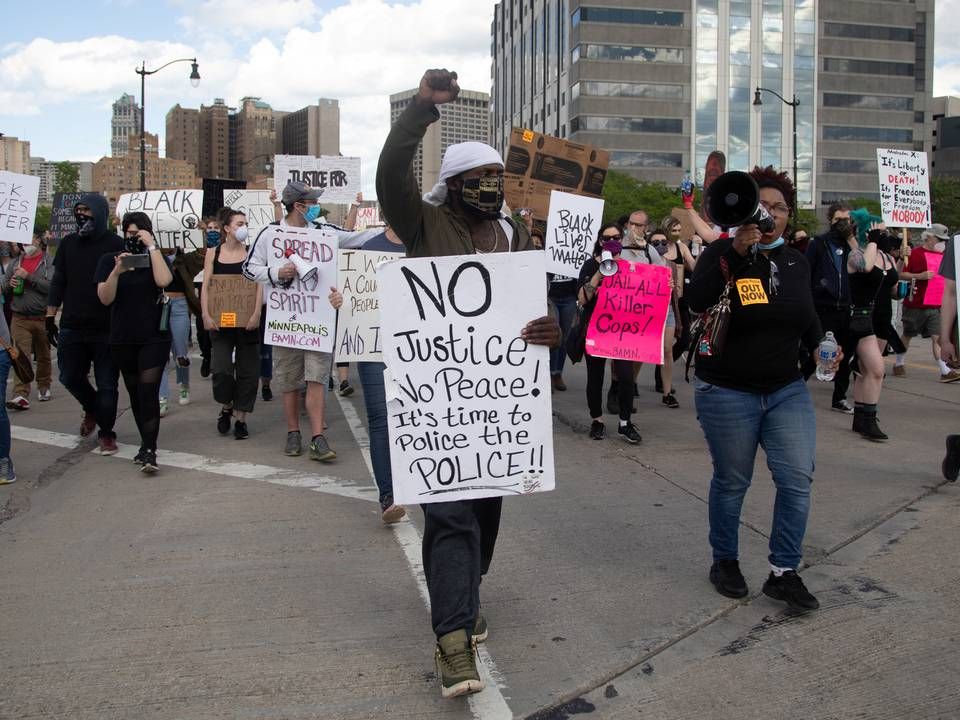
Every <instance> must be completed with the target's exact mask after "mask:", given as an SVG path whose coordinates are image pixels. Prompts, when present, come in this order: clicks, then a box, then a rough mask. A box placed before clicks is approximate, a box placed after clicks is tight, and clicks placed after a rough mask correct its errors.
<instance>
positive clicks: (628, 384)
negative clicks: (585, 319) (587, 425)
mask: <svg viewBox="0 0 960 720" xmlns="http://www.w3.org/2000/svg"><path fill="white" fill-rule="evenodd" d="M583 357H584V359H585V360H586V363H587V407H588V408H590V417H592V418H599V417H603V373H604V370H605V368H606V366H607V358H601V357H593V356H592V355H587V354H586V353H584V356H583ZM613 369H614V371H615V372H616V374H617V378H618V380H617V399H618V400H619V401H620V419H621V420H627V421H629V420H630V415H631V411H632V410H633V363H632V362H631V361H629V360H614V361H613Z"/></svg>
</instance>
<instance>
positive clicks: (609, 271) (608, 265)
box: [600, 250, 620, 277]
mask: <svg viewBox="0 0 960 720" xmlns="http://www.w3.org/2000/svg"><path fill="white" fill-rule="evenodd" d="M619 269H620V266H619V265H618V264H617V261H616V260H614V259H613V253H612V252H610V251H609V250H604V251H603V252H602V253H600V274H601V275H603V276H604V277H610V276H611V275H616V274H617V271H618V270H619Z"/></svg>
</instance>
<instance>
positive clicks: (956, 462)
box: [940, 435, 960, 482]
mask: <svg viewBox="0 0 960 720" xmlns="http://www.w3.org/2000/svg"><path fill="white" fill-rule="evenodd" d="M940 471H941V472H942V473H943V477H944V478H945V479H947V480H949V481H950V482H956V481H957V476H958V475H960V435H947V454H946V455H944V457H943V463H941V465H940Z"/></svg>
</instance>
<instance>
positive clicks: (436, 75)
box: [417, 69, 460, 105]
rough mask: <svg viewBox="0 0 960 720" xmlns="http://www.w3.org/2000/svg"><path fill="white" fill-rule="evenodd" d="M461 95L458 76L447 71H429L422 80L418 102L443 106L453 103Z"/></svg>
mask: <svg viewBox="0 0 960 720" xmlns="http://www.w3.org/2000/svg"><path fill="white" fill-rule="evenodd" d="M459 94H460V86H459V85H458V84H457V74H456V73H455V72H450V71H448V70H446V69H443V70H427V71H426V72H425V73H424V74H423V78H422V79H421V80H420V91H419V92H418V93H417V101H418V102H421V103H424V104H433V105H443V104H444V103H448V102H453V101H454V100H456V99H457V96H458V95H459Z"/></svg>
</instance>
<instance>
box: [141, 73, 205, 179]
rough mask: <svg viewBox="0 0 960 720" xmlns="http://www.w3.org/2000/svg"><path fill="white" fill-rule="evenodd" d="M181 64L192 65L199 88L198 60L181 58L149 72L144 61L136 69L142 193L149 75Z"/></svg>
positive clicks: (145, 168) (195, 85)
mask: <svg viewBox="0 0 960 720" xmlns="http://www.w3.org/2000/svg"><path fill="white" fill-rule="evenodd" d="M179 62H188V63H190V64H191V70H190V84H191V85H193V87H197V86H198V85H199V84H200V71H199V70H198V69H197V59H196V58H180V59H179V60H171V61H170V62H168V63H167V64H166V65H161V66H160V67H158V68H157V69H156V70H147V62H146V61H145V60H144V61H142V62H141V64H140V67H138V68H134V72H136V73H137V75H139V76H140V191H141V192H143V191H144V190H146V189H147V148H146V129H145V123H146V121H147V102H146V99H145V97H144V95H145V93H146V80H147V75H153V74H154V73H158V72H160V71H161V70H163V69H164V68H165V67H167V65H173V64H174V63H179Z"/></svg>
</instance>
